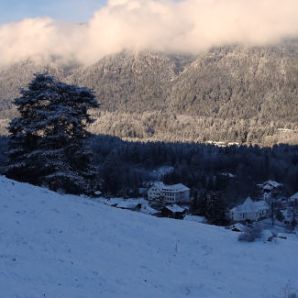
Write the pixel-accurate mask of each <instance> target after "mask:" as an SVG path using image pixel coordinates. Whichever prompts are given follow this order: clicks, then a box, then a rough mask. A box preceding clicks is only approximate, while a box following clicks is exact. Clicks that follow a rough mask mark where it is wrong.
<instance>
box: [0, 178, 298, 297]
mask: <svg viewBox="0 0 298 298" xmlns="http://www.w3.org/2000/svg"><path fill="white" fill-rule="evenodd" d="M237 236H238V234H237V233H235V232H231V231H229V230H226V229H224V228H219V227H215V226H209V225H206V224H202V223H197V222H192V221H179V220H171V219H164V218H155V217H152V216H149V215H144V214H141V213H135V212H131V211H127V210H120V209H116V208H112V207H109V206H106V205H104V204H100V203H98V202H93V201H91V200H88V199H86V198H80V197H74V196H67V195H59V194H56V193H53V192H50V191H48V190H46V189H42V188H37V187H33V186H30V185H26V184H20V183H16V182H12V181H11V180H8V179H6V178H3V177H0V297H3V298H10V297H14V298H16V297H20V298H41V297H48V298H49V297H51V298H58V297H59V298H63V297H67V298H68V297H69V298H76V297H81V298H89V297H90V298H93V297H95V298H97V297H101V298H126V297H127V298H143V297H144V298H145V297H146V298H147V297H148V298H149V297H150V298H151V297H157V298H163V297H166V298H181V297H196V298H198V297H202V298H209V297H211V298H218V297H235V298H239V297H241V298H246V297H247V298H258V297H284V292H285V289H286V288H292V289H293V290H294V289H296V291H297V290H298V278H297V273H298V261H297V260H298V238H297V236H296V235H289V237H288V239H287V240H283V239H278V240H277V241H276V242H273V243H264V242H262V241H259V242H255V243H242V242H238V241H237Z"/></svg>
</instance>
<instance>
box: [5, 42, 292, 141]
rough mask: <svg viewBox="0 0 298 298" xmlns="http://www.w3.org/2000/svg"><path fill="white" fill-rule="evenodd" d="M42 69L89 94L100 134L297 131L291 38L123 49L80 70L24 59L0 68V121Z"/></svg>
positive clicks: (256, 135)
mask: <svg viewBox="0 0 298 298" xmlns="http://www.w3.org/2000/svg"><path fill="white" fill-rule="evenodd" d="M41 70H48V71H49V72H51V73H53V74H55V75H56V76H58V77H59V78H60V79H62V80H64V81H67V82H70V83H74V84H78V85H82V86H87V87H90V88H92V89H94V90H95V92H96V94H97V97H98V99H99V100H100V102H101V111H103V116H104V119H105V123H103V121H102V120H99V121H98V122H97V124H96V126H94V130H95V131H97V132H100V133H112V134H116V135H119V136H124V137H139V138H148V137H152V136H155V137H156V138H161V139H172V138H173V133H172V132H171V130H172V131H175V132H176V135H175V138H176V139H178V140H179V139H180V140H182V139H185V138H188V139H190V140H217V141H220V140H222V141H237V142H250V141H252V142H263V141H264V140H265V138H267V137H270V136H271V137H273V136H274V135H277V131H278V129H284V128H286V129H290V130H291V131H292V135H294V138H295V136H296V135H295V133H296V129H298V119H297V113H298V105H297V101H298V42H297V41H291V42H286V43H284V44H281V45H277V46H272V47H259V48H256V47H255V48H246V47H241V46H231V47H223V48H214V49H211V50H209V51H207V52H204V53H201V54H199V55H197V56H185V55H174V54H165V53H153V52H149V51H145V52H141V53H132V52H122V53H119V54H116V55H112V56H107V57H104V58H103V59H101V60H100V61H98V62H97V63H96V64H94V65H90V66H87V67H84V66H81V67H79V66H74V67H65V66H61V65H57V64H55V63H52V64H51V65H47V66H42V65H36V64H34V63H33V62H31V61H26V62H24V63H21V64H17V65H12V66H10V67H8V68H5V69H1V70H0V102H1V103H0V116H1V117H2V118H5V117H10V116H11V114H10V113H8V108H9V107H10V106H11V105H10V102H11V99H12V98H14V97H15V96H16V95H17V94H18V89H19V87H21V86H24V85H26V84H27V83H28V81H30V79H31V77H32V75H33V73H34V72H37V71H41ZM148 113H149V116H148ZM110 122H111V123H112V122H113V123H114V124H116V126H117V127H118V128H117V129H114V130H113V129H112V124H109V123H110ZM204 123H205V124H204ZM103 127H104V128H103ZM218 128H220V134H219V133H218ZM177 131H180V132H181V134H179V133H178V134H177ZM272 141H273V142H274V139H273V140H272Z"/></svg>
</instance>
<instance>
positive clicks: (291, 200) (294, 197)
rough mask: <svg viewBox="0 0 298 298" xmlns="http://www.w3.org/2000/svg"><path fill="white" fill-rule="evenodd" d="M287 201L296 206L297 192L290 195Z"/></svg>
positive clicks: (297, 200) (297, 205) (297, 202)
mask: <svg viewBox="0 0 298 298" xmlns="http://www.w3.org/2000/svg"><path fill="white" fill-rule="evenodd" d="M289 202H290V204H291V205H293V206H295V207H298V192H296V193H295V194H293V195H292V196H291V197H290V199H289Z"/></svg>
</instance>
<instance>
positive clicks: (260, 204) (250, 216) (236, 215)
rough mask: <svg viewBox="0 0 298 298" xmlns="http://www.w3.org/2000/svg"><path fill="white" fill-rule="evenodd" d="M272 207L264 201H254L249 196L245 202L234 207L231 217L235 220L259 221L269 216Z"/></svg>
mask: <svg viewBox="0 0 298 298" xmlns="http://www.w3.org/2000/svg"><path fill="white" fill-rule="evenodd" d="M269 213H270V207H269V205H268V204H267V203H266V202H265V201H264V200H262V201H253V200H252V199H251V198H250V197H248V198H247V199H246V200H245V201H244V202H243V204H241V205H239V206H236V207H234V208H233V209H231V210H230V212H229V217H230V219H231V220H233V221H247V220H249V221H257V220H260V219H262V218H266V217H268V216H269Z"/></svg>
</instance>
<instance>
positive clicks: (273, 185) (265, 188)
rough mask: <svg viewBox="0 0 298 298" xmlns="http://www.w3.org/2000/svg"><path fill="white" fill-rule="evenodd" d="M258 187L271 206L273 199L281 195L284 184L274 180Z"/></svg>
mask: <svg viewBox="0 0 298 298" xmlns="http://www.w3.org/2000/svg"><path fill="white" fill-rule="evenodd" d="M258 187H259V188H260V189H261V191H262V195H263V198H264V200H265V201H266V202H267V203H268V204H271V202H272V198H273V197H275V196H277V195H280V194H281V189H282V187H283V184H281V183H279V182H277V181H274V180H268V181H265V182H263V183H261V184H258Z"/></svg>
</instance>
